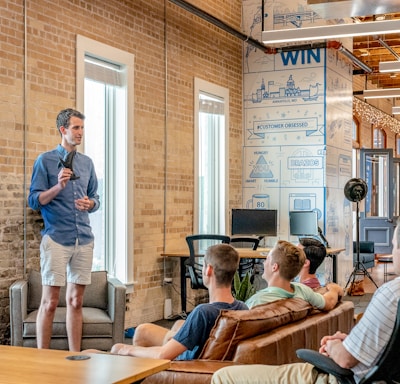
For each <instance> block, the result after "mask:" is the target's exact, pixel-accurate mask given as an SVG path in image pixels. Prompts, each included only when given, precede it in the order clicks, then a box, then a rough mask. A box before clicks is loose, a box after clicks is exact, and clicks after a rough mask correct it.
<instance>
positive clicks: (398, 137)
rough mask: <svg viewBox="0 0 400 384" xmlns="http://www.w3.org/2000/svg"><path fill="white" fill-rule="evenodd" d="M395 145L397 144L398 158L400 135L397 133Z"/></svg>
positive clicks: (397, 155)
mask: <svg viewBox="0 0 400 384" xmlns="http://www.w3.org/2000/svg"><path fill="white" fill-rule="evenodd" d="M395 144H396V157H400V134H399V133H396V137H395Z"/></svg>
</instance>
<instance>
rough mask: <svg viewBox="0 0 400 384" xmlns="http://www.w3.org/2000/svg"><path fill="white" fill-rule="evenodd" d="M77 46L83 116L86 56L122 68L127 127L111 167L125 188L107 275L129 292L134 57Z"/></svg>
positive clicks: (96, 45) (94, 44)
mask: <svg viewBox="0 0 400 384" xmlns="http://www.w3.org/2000/svg"><path fill="white" fill-rule="evenodd" d="M76 47H77V49H76V71H77V72H76V103H77V108H78V109H79V110H81V111H82V112H83V113H84V80H85V63H84V62H85V54H90V55H93V56H95V57H97V58H100V59H104V60H106V61H110V62H113V63H116V64H118V65H121V66H122V67H123V68H124V69H125V76H126V85H127V105H126V111H127V112H126V113H127V116H126V126H125V127H118V128H125V129H122V132H119V134H118V135H116V137H115V139H116V140H117V141H118V143H119V144H118V143H117V149H118V156H116V157H115V158H114V161H115V164H113V166H114V167H116V169H119V170H121V172H120V173H119V175H116V180H115V183H116V185H119V186H124V188H119V189H118V197H117V202H119V203H118V204H117V206H116V209H115V212H113V213H114V214H113V215H110V220H112V221H113V228H114V229H116V228H117V226H118V230H115V231H112V232H114V234H110V235H111V236H116V237H118V238H116V239H114V241H112V242H111V243H113V244H115V246H114V248H115V249H113V250H108V251H106V252H109V253H110V255H109V263H108V264H111V263H112V266H110V270H108V273H109V274H110V275H113V276H115V277H117V278H118V279H119V280H120V281H121V282H123V283H124V284H126V285H127V288H128V292H129V291H131V290H132V288H133V283H134V273H133V270H134V269H133V263H134V244H133V238H134V217H133V212H134V210H133V203H134V199H133V191H134V166H133V159H134V156H133V150H134V134H133V107H132V106H133V100H134V55H133V54H131V53H128V52H125V51H122V50H120V49H118V48H114V47H111V46H109V45H106V44H103V43H100V42H98V41H96V40H92V39H89V38H87V37H84V36H81V35H77V39H76ZM110 166H111V165H110ZM106 258H107V255H106ZM106 264H107V263H106Z"/></svg>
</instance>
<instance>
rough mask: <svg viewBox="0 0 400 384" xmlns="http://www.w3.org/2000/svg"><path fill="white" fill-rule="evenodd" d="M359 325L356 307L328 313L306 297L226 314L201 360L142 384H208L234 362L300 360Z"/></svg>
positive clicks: (349, 304)
mask: <svg viewBox="0 0 400 384" xmlns="http://www.w3.org/2000/svg"><path fill="white" fill-rule="evenodd" d="M353 324H354V304H353V303H352V302H351V301H343V302H340V303H339V304H338V305H337V306H336V307H335V308H334V309H332V310H331V311H329V312H321V311H318V310H315V309H313V308H312V307H311V306H310V305H309V304H308V303H306V302H305V301H303V300H301V299H283V300H279V301H276V302H273V303H269V304H264V305H259V306H257V307H254V308H252V309H251V310H247V311H221V314H220V316H219V318H218V319H217V321H216V323H215V325H214V328H213V330H212V331H211V334H210V337H209V339H208V341H207V343H206V345H205V346H204V348H203V351H202V353H201V355H200V357H199V359H197V360H191V361H172V362H171V367H170V368H169V369H168V370H166V371H163V372H159V373H157V374H154V375H152V376H149V377H148V378H146V379H145V380H144V381H143V384H160V383H163V384H187V383H190V384H206V383H207V384H209V383H210V381H211V376H212V374H213V372H215V371H216V370H218V369H220V368H222V367H224V366H227V365H234V364H284V363H293V362H298V361H300V360H299V359H298V358H297V356H296V350H297V349H299V348H310V349H315V350H318V348H319V343H320V340H321V338H322V337H323V336H325V335H328V334H333V333H335V332H336V331H338V330H340V331H342V332H349V331H350V329H351V328H352V326H353Z"/></svg>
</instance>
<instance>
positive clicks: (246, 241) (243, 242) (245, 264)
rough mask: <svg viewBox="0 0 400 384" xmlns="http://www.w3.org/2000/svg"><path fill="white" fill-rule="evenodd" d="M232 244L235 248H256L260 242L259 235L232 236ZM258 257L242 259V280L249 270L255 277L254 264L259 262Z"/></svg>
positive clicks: (240, 274)
mask: <svg viewBox="0 0 400 384" xmlns="http://www.w3.org/2000/svg"><path fill="white" fill-rule="evenodd" d="M230 242H231V244H232V246H233V247H235V248H250V249H252V250H254V251H255V250H256V249H257V247H258V244H259V243H260V238H259V237H258V236H240V235H238V236H232V237H231V241H230ZM257 262H258V261H257V259H240V262H239V271H238V272H239V277H240V279H241V280H242V279H243V278H244V277H245V276H246V274H247V273H248V272H250V275H251V276H252V278H253V279H254V266H255V264H256V263H257Z"/></svg>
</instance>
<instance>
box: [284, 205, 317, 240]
mask: <svg viewBox="0 0 400 384" xmlns="http://www.w3.org/2000/svg"><path fill="white" fill-rule="evenodd" d="M289 227H290V234H291V235H294V236H318V235H319V232H318V214H317V211H290V212H289Z"/></svg>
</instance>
